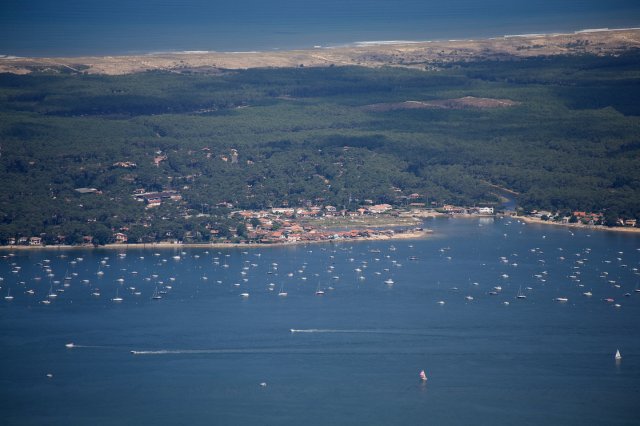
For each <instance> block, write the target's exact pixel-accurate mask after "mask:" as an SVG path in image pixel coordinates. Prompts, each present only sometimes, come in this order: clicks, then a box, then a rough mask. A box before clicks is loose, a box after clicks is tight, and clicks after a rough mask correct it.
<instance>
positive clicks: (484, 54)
mask: <svg viewBox="0 0 640 426" xmlns="http://www.w3.org/2000/svg"><path fill="white" fill-rule="evenodd" d="M639 47H640V29H637V28H627V29H599V30H585V31H576V32H574V33H569V34H524V35H508V36H507V35H505V36H503V37H495V38H489V39H480V40H438V41H418V42H413V41H377V42H362V43H356V44H353V45H347V46H340V47H323V48H314V49H305V50H291V51H269V52H209V51H185V52H171V53H156V54H146V55H129V56H84V57H67V58H22V57H12V56H5V57H0V72H8V73H14V74H28V73H31V72H33V71H46V72H69V71H71V72H76V73H88V74H107V75H120V74H131V73H137V72H145V71H152V70H163V71H169V72H176V73H215V72H220V71H221V70H234V69H247V68H283V67H300V66H305V67H329V66H364V67H374V68H376V67H383V66H392V67H403V68H415V69H422V70H428V69H434V68H436V69H437V67H438V66H439V65H440V64H443V63H448V62H458V61H476V60H512V59H517V58H531V57H544V56H553V55H566V54H576V55H580V54H595V55H605V54H621V53H624V52H628V51H631V50H633V49H637V48H639Z"/></svg>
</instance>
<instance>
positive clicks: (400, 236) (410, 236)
mask: <svg viewBox="0 0 640 426" xmlns="http://www.w3.org/2000/svg"><path fill="white" fill-rule="evenodd" d="M431 233H432V231H431V230H429V229H424V230H421V231H418V230H412V231H407V232H401V233H395V234H393V235H375V236H372V237H354V238H338V239H327V240H314V241H287V242H282V243H271V244H265V243H198V244H196V243H148V244H141V243H132V244H105V245H103V246H94V245H77V246H72V245H47V246H45V245H41V246H22V245H11V246H7V245H4V246H0V250H1V251H22V250H51V251H63V250H96V249H109V250H148V249H154V250H155V249H158V250H166V249H173V250H180V249H184V248H208V249H222V248H234V249H245V248H266V247H289V246H298V245H308V244H327V243H328V244H344V243H358V242H367V241H393V240H415V239H422V238H426V237H427V236H429V235H430V234H431Z"/></svg>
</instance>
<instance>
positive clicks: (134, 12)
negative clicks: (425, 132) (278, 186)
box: [0, 0, 640, 56]
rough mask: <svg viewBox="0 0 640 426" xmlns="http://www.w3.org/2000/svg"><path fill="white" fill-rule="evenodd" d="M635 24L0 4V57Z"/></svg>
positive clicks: (518, 6)
mask: <svg viewBox="0 0 640 426" xmlns="http://www.w3.org/2000/svg"><path fill="white" fill-rule="evenodd" d="M638 26H640V3H638V2H637V1H630V0H610V1H607V2H603V1H599V0H565V1H562V2H557V1H552V0H534V1H531V0H511V1H504V0H486V1H482V2H479V1H475V0H451V1H447V2H442V1H435V0H353V1H347V2H345V1H339V0H323V1H310V0H307V1H299V0H297V1H294V0H272V1H263V0H237V1H234V2H221V1H205V0H186V1H176V0H138V1H134V2H132V1H128V0H126V1H125V0H112V1H108V2H107V1H104V0H83V1H65V2H52V1H50V0H24V1H8V2H2V4H0V54H5V55H19V56H78V55H106V54H132V53H149V52H158V51H192V50H216V51H251V50H271V49H292V48H310V47H312V46H316V45H322V46H334V45H341V44H348V43H353V42H358V41H378V40H443V39H445V40H446V39H461V38H481V37H493V36H502V35H505V34H522V33H539V32H547V33H548V32H568V31H575V30H581V29H585V28H603V27H609V28H621V27H638Z"/></svg>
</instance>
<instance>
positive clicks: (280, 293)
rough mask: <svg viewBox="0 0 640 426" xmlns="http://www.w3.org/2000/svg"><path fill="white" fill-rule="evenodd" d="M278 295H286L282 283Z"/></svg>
mask: <svg viewBox="0 0 640 426" xmlns="http://www.w3.org/2000/svg"><path fill="white" fill-rule="evenodd" d="M278 296H280V297H287V292H286V291H284V284H282V285H281V286H280V291H279V292H278Z"/></svg>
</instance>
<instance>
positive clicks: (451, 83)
mask: <svg viewBox="0 0 640 426" xmlns="http://www.w3.org/2000/svg"><path fill="white" fill-rule="evenodd" d="M465 96H474V97H478V98H493V99H509V100H512V101H514V102H516V104H515V105H513V106H510V107H502V108H431V109H428V108H425V109H389V110H372V109H369V108H365V107H366V106H367V105H371V104H380V103H398V102H404V101H408V100H413V101H432V100H444V99H456V98H461V97H465ZM638 99H640V54H629V55H625V56H619V57H594V56H567V57H555V58H538V59H530V60H518V61H509V62H505V61H502V62H497V61H492V62H469V63H458V64H450V63H449V64H446V65H442V66H441V67H440V68H439V70H437V71H422V70H410V69H403V68H382V69H369V68H358V67H329V68H295V69H249V70H242V71H235V70H234V71H225V72H222V73H219V74H216V75H204V74H177V73H169V72H148V73H142V74H132V75H125V76H103V75H84V74H70V73H62V72H61V73H53V72H49V73H39V74H31V75H12V74H0V144H1V147H0V150H1V151H0V181H1V182H0V188H1V189H0V243H2V242H5V241H6V240H7V239H8V238H9V237H19V236H38V235H42V236H43V237H44V238H45V241H47V242H50V243H51V242H55V241H56V238H57V237H58V236H60V235H63V236H65V237H66V238H65V242H68V243H78V242H81V241H82V237H83V236H84V235H91V236H93V237H94V238H95V239H96V241H97V242H100V243H104V242H109V241H111V240H112V238H113V233H114V232H116V231H118V230H120V229H123V228H124V229H126V230H127V233H128V234H129V237H130V241H156V240H160V239H162V238H165V237H166V236H168V235H171V236H174V237H177V238H181V237H183V236H184V235H185V233H187V234H188V235H192V236H193V238H195V239H196V240H206V239H208V238H209V233H208V232H206V231H205V227H209V228H214V229H218V230H219V231H220V235H226V234H227V233H228V232H229V227H231V226H234V222H233V220H230V219H229V218H228V213H229V211H230V209H238V208H250V209H256V208H267V207H271V206H281V205H290V206H298V205H305V204H307V205H308V204H316V203H319V204H332V205H335V206H338V207H341V208H342V207H345V208H356V207H357V206H358V205H359V204H361V203H363V202H364V200H371V201H373V202H387V203H392V204H402V203H406V196H407V195H409V194H412V193H417V194H420V200H421V201H422V202H425V203H427V204H431V203H438V204H441V203H452V204H466V205H472V204H478V203H483V204H491V203H494V204H495V203H498V196H497V194H496V189H495V187H494V185H496V186H500V187H505V188H508V189H511V190H513V191H517V192H518V193H520V196H519V197H518V203H519V205H520V206H521V207H522V208H524V209H534V208H537V209H549V210H585V211H605V212H608V214H609V215H610V216H621V217H626V218H634V217H635V218H640V102H638V101H637V100H638ZM76 188H96V189H97V190H98V191H99V192H98V193H89V194H82V193H79V192H78V191H75V189H76ZM135 190H145V191H163V190H165V191H167V190H174V191H177V193H179V194H180V195H181V196H182V199H181V200H173V201H167V202H163V203H162V205H160V206H158V207H155V208H153V209H147V208H145V205H144V203H142V202H140V201H137V200H136V199H135V198H134V197H133V194H134V191H135ZM222 203H229V204H222ZM231 206H232V207H231Z"/></svg>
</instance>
